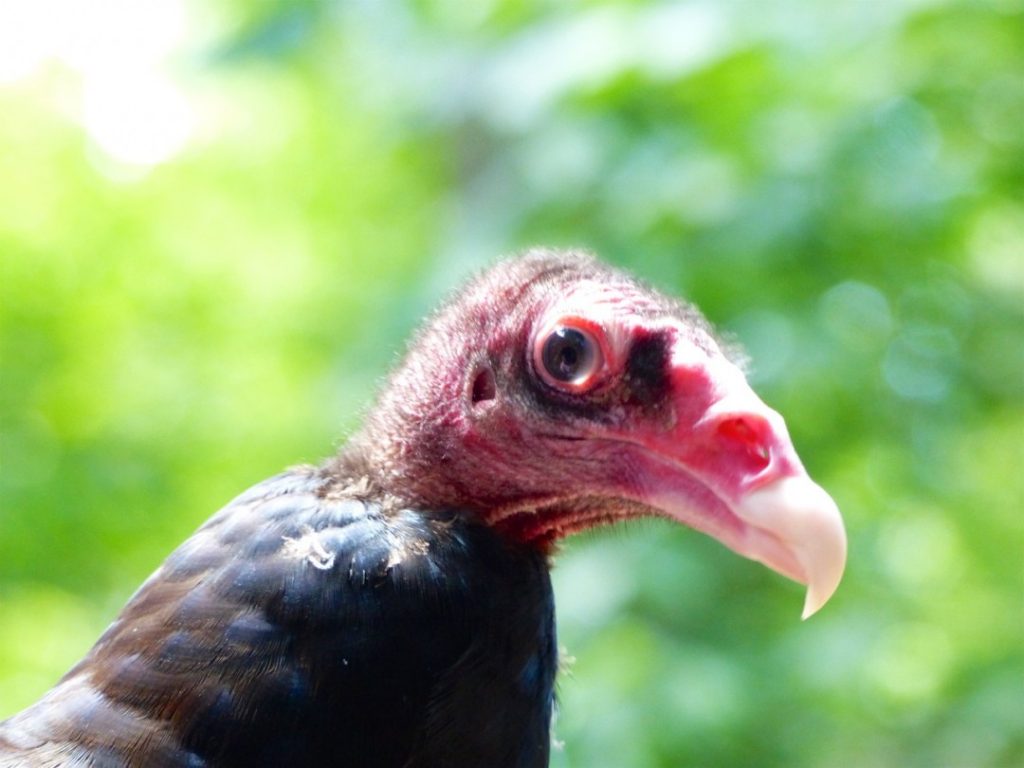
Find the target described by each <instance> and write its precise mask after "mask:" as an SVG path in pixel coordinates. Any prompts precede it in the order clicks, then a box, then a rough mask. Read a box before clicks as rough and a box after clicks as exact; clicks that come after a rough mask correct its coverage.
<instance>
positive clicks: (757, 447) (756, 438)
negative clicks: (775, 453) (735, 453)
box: [718, 416, 771, 466]
mask: <svg viewBox="0 0 1024 768" xmlns="http://www.w3.org/2000/svg"><path fill="white" fill-rule="evenodd" d="M718 434H719V435H720V436H721V437H723V438H725V439H727V440H730V441H733V442H736V443H740V444H742V445H743V446H744V447H745V448H746V450H747V453H748V454H750V456H752V457H753V458H755V459H757V460H758V461H759V462H761V464H762V466H767V465H768V464H769V463H770V462H771V449H770V448H769V447H768V442H767V440H765V436H766V435H767V434H769V429H768V425H767V424H765V423H763V422H762V421H761V420H760V419H751V418H750V417H748V416H731V417H729V418H726V419H722V421H720V422H719V424H718Z"/></svg>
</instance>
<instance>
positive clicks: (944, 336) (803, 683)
mask: <svg viewBox="0 0 1024 768" xmlns="http://www.w3.org/2000/svg"><path fill="white" fill-rule="evenodd" d="M530 244H552V245H579V246H584V247H588V248H591V249H593V250H595V251H597V252H598V253H600V254H601V255H602V256H603V257H604V258H606V259H608V260H609V261H612V262H614V263H616V264H620V265H623V266H626V267H628V268H629V269H631V270H633V271H635V272H637V273H639V274H641V275H643V276H645V277H646V278H648V279H650V280H651V281H652V282H654V283H655V284H656V285H658V286H660V287H662V288H664V289H665V290H667V291H669V292H672V293H677V294H681V295H684V296H687V297H689V298H691V299H693V300H694V301H696V302H697V303H698V304H699V305H700V306H701V307H703V309H704V310H705V311H706V313H707V314H708V315H709V317H710V318H711V319H712V320H713V321H715V322H716V323H717V324H718V325H719V326H720V327H721V328H723V329H724V330H725V331H727V332H728V333H731V334H733V335H735V336H736V337H737V338H738V339H740V340H741V341H742V342H743V344H744V345H745V346H746V348H747V349H748V351H749V353H750V355H751V357H752V359H753V374H752V379H753V382H754V384H755V387H756V388H757V389H758V390H759V391H760V392H761V394H762V396H763V397H764V398H765V400H766V401H767V402H769V403H770V404H772V405H773V406H775V407H777V408H778V409H779V410H781V411H782V412H783V414H785V416H786V417H787V420H788V422H789V426H790V431H791V433H792V434H793V437H794V440H795V442H796V445H797V448H798V450H799V451H800V453H801V455H802V456H803V458H804V461H805V463H806V464H807V465H808V468H809V469H810V471H811V473H812V474H813V475H814V476H815V477H816V478H817V479H818V480H819V481H820V482H822V484H823V485H825V487H826V488H828V489H829V490H830V491H831V492H832V493H833V495H834V496H835V497H836V499H837V501H838V502H839V504H840V507H841V508H842V509H843V511H844V514H845V517H846V521H847V526H848V530H849V535H850V559H849V566H848V571H847V576H846V579H845V581H844V583H843V585H842V586H841V588H840V590H839V592H838V593H837V595H836V597H835V598H834V599H833V601H832V603H831V604H829V605H828V606H827V608H826V609H825V610H824V611H823V612H822V613H821V614H819V615H818V616H816V617H815V618H814V619H813V620H811V621H809V622H806V623H801V622H800V621H799V612H800V607H801V601H802V600H801V590H800V589H799V588H798V587H797V586H796V585H793V584H790V583H788V582H786V581H784V580H783V579H781V578H779V577H776V576H775V575H773V574H771V573H770V572H768V571H767V570H766V569H764V568H762V567H760V566H757V565H755V564H753V563H749V562H746V561H743V560H740V559H739V558H737V557H735V556H734V555H732V554H730V553H728V552H726V551H725V550H724V549H723V548H722V547H720V546H719V545H717V544H716V543H714V542H713V541H711V540H710V539H707V538H705V537H702V536H699V535H696V534H693V533H692V532H689V531H686V530H684V529H681V528H678V527H674V526H672V525H669V524H667V523H664V524H662V523H657V522H648V523H641V524H635V525H632V526H627V527H624V528H621V529H617V530H611V531H602V532H596V533H592V534H589V535H586V536H583V537H580V538H577V539H575V540H571V541H569V542H568V543H567V544H566V546H565V548H564V552H563V554H562V556H561V557H560V560H559V566H558V568H557V570H556V574H555V582H556V589H557V593H558V604H559V611H560V625H559V626H560V632H561V642H562V644H563V645H564V646H565V648H566V649H567V653H568V654H569V655H570V656H572V657H574V658H575V661H574V662H573V663H572V664H571V666H570V668H569V670H568V672H567V673H566V674H564V675H563V676H562V678H561V684H560V698H561V711H560V714H559V715H558V719H557V723H556V735H557V737H558V739H559V740H560V741H562V742H564V746H562V747H561V749H559V750H557V751H556V753H555V756H554V758H553V760H552V763H553V765H554V766H556V767H560V768H564V767H566V766H580V767H584V768H603V767H605V766H607V767H609V768H621V767H628V766H637V767H646V766H792V767H794V768H803V767H805V766H806V767H807V768H832V767H834V766H835V767H838V766H854V767H856V768H883V767H885V768H890V767H891V768H915V767H921V768H932V767H949V768H976V767H981V766H996V767H998V768H1002V767H1003V766H1019V765H1024V517H1022V507H1024V405H1022V404H1024V12H1022V4H1021V3H1020V2H1016V1H1015V0H1005V1H1002V2H1000V1H999V0H992V1H991V2H966V1H965V2H928V1H926V0H916V1H912V0H874V1H872V0H864V1H863V2H854V1H846V2H833V3H818V2H814V0H763V1H762V2H727V1H725V0H723V1H721V2H711V1H710V0H708V1H704V2H680V3H668V2H665V3H654V2H645V1H643V0H621V2H596V1H595V2H583V1H582V0H581V1H577V2H560V3H556V2H552V1H550V0H548V1H545V0H415V1H414V0H407V1H406V2H399V1H398V0H352V1H351V2H347V1H346V0H337V1H336V2H326V1H324V0H305V1H304V2H280V1H279V0H262V2H242V1H241V0H208V1H207V2H203V3H200V2H199V1H198V0H191V1H190V0H154V1H153V2H137V3H130V2H123V1H122V2H115V1H111V0H107V1H101V0H97V2H94V3H88V4H80V3H75V2H72V0H45V1H44V0H35V1H33V0H8V2H6V3H5V4H3V5H0V264H2V275H0V340H2V349H0V365H2V369H0V439H2V448H0V451H2V453H0V503H2V506H0V716H4V715H7V714H10V713H12V712H13V711H15V710H17V709H19V708H20V707H22V706H24V705H26V704H28V703H29V702H30V701H32V700H33V699H35V698H36V697H38V696H39V695H40V694H41V693H42V692H43V691H44V690H46V689H47V688H48V687H49V686H50V685H52V684H53V682H54V681H55V680H56V679H57V678H58V677H59V676H60V675H61V674H62V673H63V672H64V671H65V670H66V669H67V667H68V666H70V665H71V664H72V663H73V662H74V661H75V660H76V659H77V658H78V657H79V656H80V655H81V654H82V653H84V651H85V650H86V649H87V648H88V647H89V645H90V644H91V643H92V641H93V640H94V639H95V638H96V637H97V636H98V634H99V633H100V632H101V630H102V629H103V628H104V626H105V625H106V624H107V622H109V621H110V620H111V619H112V618H113V616H114V615H115V613H116V612H117V610H118V608H119V607H120V605H121V604H122V603H123V602H124V600H125V599H126V598H127V597H128V595H129V594H130V593H131V592H132V590H133V589H134V588H135V586H136V585H137V584H139V583H140V582H141V581H142V579H143V578H145V576H146V575H147V574H148V573H149V572H150V571H151V570H152V569H153V568H155V566H156V565H157V564H158V563H159V562H160V561H161V560H162V558H163V557H164V556H165V555H166V554H167V553H168V552H169V551H170V550H171V549H172V548H173V547H174V546H175V545H176V543H178V542H179V541H180V540H182V539H183V538H184V537H186V536H187V535H188V534H189V533H190V531H192V530H193V529H194V528H195V527H196V526H197V525H199V524H200V523H201V522H202V521H203V520H204V519H205V518H206V517H207V516H208V515H209V514H211V513H212V512H213V511H214V510H215V509H217V508H218V507H219V506H220V505H222V504H223V503H224V502H226V501H227V500H228V499H230V498H231V497H232V496H234V495H235V494H236V493H238V492H240V491H241V490H243V489H245V488H246V487H247V486H248V485H250V484H252V483H254V482H256V481H258V480H260V479H262V478H264V477H265V476H267V475H269V474H271V473H274V472H276V471H278V470H279V469H281V468H283V467H285V466H288V465H290V464H294V463H299V462H302V461H314V460H317V459H319V458H320V457H323V456H325V455H327V454H329V453H330V452H331V451H332V450H333V448H334V447H335V445H337V442H338V440H339V436H341V437H342V438H343V436H344V434H345V433H346V431H349V430H351V429H352V427H353V426H354V425H355V424H357V423H358V418H359V414H360V411H361V410H362V409H364V408H365V407H367V405H368V403H369V401H370V400H371V398H372V395H373V392H374V390H375V387H376V386H377V382H379V380H380V378H381V377H382V375H383V374H384V372H385V371H386V370H387V368H388V366H389V364H391V362H392V361H393V360H394V359H395V356H396V355H397V354H399V353H400V351H401V349H402V343H403V342H402V340H403V338H404V337H405V336H406V335H407V334H408V333H409V331H410V329H411V328H412V327H414V325H415V323H416V322H417V320H418V319H419V318H420V317H422V315H423V314H424V313H425V312H426V311H428V309H429V308H430V307H431V306H432V305H433V304H434V303H435V302H436V301H437V300H438V298H439V297H440V296H442V295H443V294H444V293H445V292H446V291H448V290H449V289H451V288H452V287H453V286H455V285H456V284H457V283H458V282H459V281H460V280H461V279H462V278H463V277H465V276H466V275H467V274H469V273H471V272H472V271H473V270H475V269H478V268H479V267H481V266H482V265H484V264H486V263H488V262H489V261H490V260H492V259H493V258H494V257H495V256H497V255H499V254H503V253H508V252H510V251H513V250H515V249H518V248H521V247H524V246H526V245H530ZM339 748H340V749H342V750H343V749H344V745H339Z"/></svg>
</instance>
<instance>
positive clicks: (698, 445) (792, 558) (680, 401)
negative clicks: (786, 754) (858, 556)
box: [340, 250, 846, 618]
mask: <svg viewBox="0 0 1024 768" xmlns="http://www.w3.org/2000/svg"><path fill="white" fill-rule="evenodd" d="M340 461H341V462H343V463H348V464H350V465H351V464H353V463H354V464H355V465H357V467H358V472H359V473H360V474H361V475H362V476H364V477H366V479H367V481H368V482H369V484H370V486H371V487H376V488H382V489H387V490H388V492H389V493H391V494H392V495H393V496H396V497H397V498H396V501H397V502H399V503H402V504H408V505H414V506H419V507H427V508H431V507H432V508H442V507H447V508H459V509H463V510H466V511H467V512H470V513H472V514H475V515H477V516H479V518H480V520H481V521H482V522H484V523H486V524H488V525H490V526H493V527H494V528H495V529H497V530H499V531H501V532H502V533H503V534H504V535H506V536H508V537H509V538H511V539H513V540H515V541H517V542H521V543H523V544H526V545H531V546H536V547H538V548H540V549H542V550H545V551H547V550H550V549H551V548H552V547H553V545H554V544H555V543H556V542H557V541H558V540H559V539H560V538H561V537H563V536H565V535H567V534H569V533H572V532H575V531H578V530H581V529H584V528H588V527H591V526H595V525H600V524H606V523H612V522H615V521H617V520H620V519H624V518H632V517H638V516H661V517H667V518H670V519H673V520H676V521H679V522H681V523H683V524H685V525H687V526H690V527H692V528H695V529H697V530H699V531H703V532H704V533H706V534H708V535H710V536H712V537H714V538H715V539H717V540H718V541H720V542H721V543H722V544H724V545H725V546H726V547H728V548H730V549H732V550H734V551H735V552H737V553H739V554H741V555H743V556H744V557H747V558H750V559H753V560H757V561H760V562H762V563H764V564H765V565H767V566H768V567H770V568H772V569H774V570H775V571H778V572H779V573H781V574H783V575H785V576H787V577H789V578H791V579H794V580H796V581H798V582H801V583H803V584H806V585H807V596H806V602H805V605H804V612H803V615H804V617H805V618H806V617H808V616H810V615H811V614H813V613H814V612H816V611H817V610H818V609H819V608H821V606H822V605H824V604H825V602H826V601H827V600H828V599H829V598H830V597H831V595H832V593H833V592H834V591H835V589H836V587H837V586H838V584H839V580H840V578H841V576H842V573H843V567H844V564H845V560H846V536H845V533H844V530H843V524H842V520H841V518H840V515H839V511H838V509H837V507H836V504H835V503H834V502H833V500H832V499H831V498H830V497H829V495H828V494H827V493H826V492H825V491H824V490H823V489H822V488H821V487H820V486H819V485H817V484H816V483H815V482H814V481H812V480H811V478H810V477H809V476H808V475H807V472H806V471H805V470H804V467H803V465H802V464H801V462H800V459H799V457H798V456H797V454H796V451H795V450H794V448H793V444H792V442H791V440H790V437H789V434H788V432H787V430H786V424H785V422H784V421H783V419H782V417H781V416H780V415H779V414H778V413H777V412H776V411H774V410H772V409H771V408H769V407H768V406H766V405H765V404H764V402H762V401H761V399H760V398H759V397H758V396H757V395H756V394H755V393H754V391H753V390H752V389H751V388H750V386H749V385H748V384H747V381H746V378H745V377H744V374H743V371H742V369H741V367H740V366H739V365H738V364H737V362H735V361H734V360H733V359H731V358H730V355H729V352H728V349H727V348H726V347H725V345H723V344H722V342H721V341H719V340H718V339H717V338H716V336H715V334H714V333H713V331H712V329H711V327H710V325H709V324H708V323H707V321H706V320H705V319H704V318H703V316H702V315H701V314H700V312H699V311H698V310H697V309H695V308H694V307H693V306H691V305H689V304H685V303H682V302H680V301H678V300H675V299H672V298H669V297H666V296H664V295H662V294H660V293H658V292H657V291H655V290H653V289H651V288H650V287H648V286H646V285H644V284H642V283H641V282H639V281H637V280H636V279H634V278H632V277H630V276H628V275H626V274H625V273H623V272H620V271H618V270H616V269H613V268H611V267H608V266H606V265H604V264H602V263H601V262H599V261H597V260H595V259H594V258H592V257H590V256H588V255H586V254H581V253H573V252H569V253H566V252H553V251H546V250H538V251H532V252H530V253H528V254H526V255H525V256H523V257H521V258H518V259H512V260H509V261H505V262H501V263H499V264H498V265H496V266H495V267H493V268H491V269H490V270H489V271H486V272H484V273H483V274H482V275H480V276H479V277H477V278H476V279H475V280H474V281H472V282H470V283H469V284H468V285H467V286H466V287H465V288H464V289H463V290H462V291H461V292H459V293H458V294H457V295H455V296H454V297H453V298H452V299H451V300H450V301H449V302H448V303H447V304H446V305H445V306H443V307H442V308H441V309H440V310H439V311H438V312H437V313H436V314H435V315H434V317H433V318H432V319H430V320H429V321H428V322H427V324H426V325H425V327H424V328H423V329H422V330H421V331H420V333H419V334H418V336H417V337H416V338H415V339H414V342H413V343H412V345H411V346H410V349H409V352H408V353H407V355H406V357H405V359H404V361H403V362H402V364H401V365H400V366H399V367H398V368H397V369H396V371H395V372H394V373H393V374H392V376H391V377H390V379H389V380H388V382H387V384H386V385H385V388H384V390H383V392H382V393H381V396H380V402H379V404H378V407H377V408H375V409H374V410H373V411H372V412H371V415H370V416H369V418H368V421H367V423H366V425H365V427H364V429H363V431H362V432H361V433H360V434H359V435H357V436H356V437H355V438H354V440H353V441H352V442H351V443H350V446H349V448H348V450H346V451H345V452H344V453H343V454H342V456H341V458H340ZM396 489H401V490H400V491H396Z"/></svg>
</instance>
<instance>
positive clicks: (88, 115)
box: [0, 0, 194, 166]
mask: <svg viewBox="0 0 1024 768" xmlns="http://www.w3.org/2000/svg"><path fill="white" fill-rule="evenodd" d="M187 22H188V19H187V14H186V9H185V2H184V0H147V2H141V3H140V2H133V0H95V2H90V3H79V2H76V0H7V2H5V3H3V4H0V82H18V81H24V80H29V79H30V78H32V77H33V76H34V75H36V74H37V73H38V72H39V71H40V70H42V69H44V68H45V67H46V66H48V65H51V64H54V63H56V64H58V65H62V66H63V67H65V68H66V69H69V70H71V71H72V72H74V73H75V74H76V75H77V76H78V79H79V83H80V94H81V97H80V100H79V101H78V103H77V104H75V105H74V106H73V107H72V113H73V114H72V117H73V118H74V119H76V120H78V121H80V122H81V123H82V126H83V127H84V129H85V131H86V133H87V134H88V135H89V137H90V139H92V141H93V142H94V144H95V145H96V146H97V147H98V148H99V149H100V150H101V151H102V152H103V153H104V154H105V155H107V156H108V157H109V158H111V159H113V160H116V161H119V162H123V163H127V164H132V165H140V166H151V165H155V164H157V163H160V162H163V161H165V160H167V159H169V158H170V157H172V156H173V155H174V154H176V153H177V152H178V151H180V150H181V149H182V148H183V147H184V146H185V144H186V142H187V141H188V138H189V136H190V135H191V132H192V128H193V123H194V118H193V112H192V109H191V107H190V105H189V102H188V100H187V98H186V97H185V94H184V93H183V92H182V90H181V89H180V88H179V87H178V86H177V85H176V84H175V83H174V81H173V80H172V78H171V77H170V74H169V65H170V62H171V59H172V57H173V56H174V55H175V54H177V53H179V52H180V51H181V49H182V47H183V44H184V41H185V39H186V35H187V33H188V23H187Z"/></svg>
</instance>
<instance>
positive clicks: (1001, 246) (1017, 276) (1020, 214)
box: [967, 203, 1024, 294]
mask: <svg viewBox="0 0 1024 768" xmlns="http://www.w3.org/2000/svg"><path fill="white" fill-rule="evenodd" d="M967 250H968V253H969V254H970V257H971V267H972V268H973V269H974V273H975V274H976V275H978V277H980V278H981V279H982V280H984V281H985V283H986V284H987V285H989V286H991V287H992V288H995V289H997V290H1000V291H1011V292H1014V293H1017V294H1024V207H1022V206H1020V205H1016V204H1011V203H1006V204H1004V205H1001V206H996V207H993V208H989V209H986V210H985V212H984V213H983V214H981V216H980V217H979V218H978V220H977V221H976V222H975V223H974V226H973V227H972V228H971V234H970V239H969V242H968V246H967Z"/></svg>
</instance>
